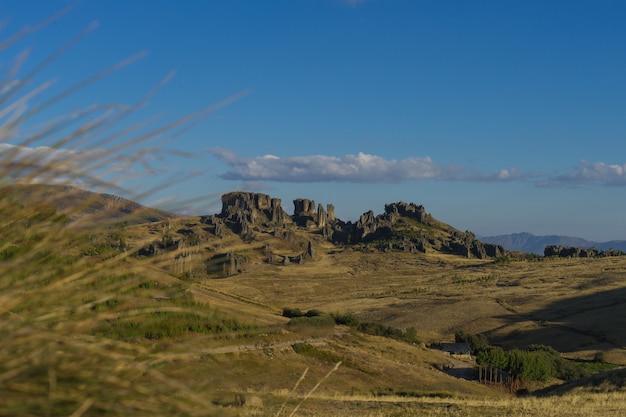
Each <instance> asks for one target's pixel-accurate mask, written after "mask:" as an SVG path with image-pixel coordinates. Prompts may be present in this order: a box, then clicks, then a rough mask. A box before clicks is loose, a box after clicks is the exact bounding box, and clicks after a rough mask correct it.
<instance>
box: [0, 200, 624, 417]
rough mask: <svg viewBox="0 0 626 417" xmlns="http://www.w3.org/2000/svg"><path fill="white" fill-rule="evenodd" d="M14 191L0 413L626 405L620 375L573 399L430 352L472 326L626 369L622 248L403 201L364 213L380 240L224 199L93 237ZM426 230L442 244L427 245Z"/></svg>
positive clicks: (542, 411) (413, 411) (435, 410)
mask: <svg viewBox="0 0 626 417" xmlns="http://www.w3.org/2000/svg"><path fill="white" fill-rule="evenodd" d="M85 195H86V196H89V194H85ZM3 198H4V201H3V202H6V201H11V202H13V201H14V200H11V198H13V197H10V198H9V197H8V196H7V197H3ZM79 200H80V199H79ZM77 201H78V200H77ZM227 201H232V200H231V199H228V200H227ZM263 201H265V200H263ZM267 201H268V202H269V204H267V207H270V208H272V207H273V210H277V207H278V206H277V205H276V203H271V200H267ZM11 204H13V203H11ZM11 204H8V205H6V204H5V205H2V206H0V208H2V210H3V211H2V216H3V219H4V222H3V223H2V227H3V231H4V232H6V233H3V234H2V235H1V237H0V238H1V240H0V255H1V256H0V268H1V270H0V271H1V272H2V274H1V276H2V277H3V280H2V281H0V283H1V284H2V287H1V288H2V292H1V293H0V294H1V297H2V300H3V302H2V304H1V305H2V306H3V309H2V312H1V314H2V319H3V320H2V322H1V323H2V326H3V327H2V329H1V330H2V332H0V334H2V335H3V336H2V341H1V342H2V343H1V345H0V346H1V347H0V358H2V361H1V363H2V365H0V398H3V399H5V398H6V399H7V401H4V402H3V403H1V404H0V414H3V415H23V414H37V413H38V412H39V411H41V410H43V409H46V407H47V409H49V410H52V411H53V412H54V413H55V414H64V415H70V414H72V413H73V412H75V411H76V410H79V409H81V407H86V408H85V410H88V409H89V410H90V411H92V412H93V413H94V415H95V414H103V413H105V414H108V415H155V413H156V414H159V413H161V414H162V413H163V412H164V410H169V411H168V412H167V414H170V415H224V414H227V415H228V414H229V413H230V414H232V415H281V413H282V414H283V415H289V414H290V413H292V412H295V414H294V415H298V416H322V415H343V416H349V415H355V416H356V415H359V416H363V415H366V416H367V415H372V416H374V415H376V416H387V415H389V416H391V415H469V416H472V415H475V416H478V415H481V416H483V415H487V416H488V415H494V416H495V415H502V414H503V413H505V414H507V415H519V416H522V415H528V414H532V415H537V416H542V415H576V416H578V415H580V416H582V415H589V413H590V409H589V408H586V407H583V406H577V407H570V406H569V405H570V404H573V403H575V402H577V401H578V402H580V403H585V404H587V403H593V402H594V401H603V404H607V406H606V407H603V408H602V409H601V410H593V414H594V415H606V416H609V415H621V413H622V412H623V411H625V410H626V401H624V400H625V398H624V395H625V394H624V389H623V386H624V384H623V380H624V376H623V373H622V372H621V371H619V370H616V371H614V372H609V373H606V374H597V376H595V377H594V378H595V379H581V380H579V381H578V385H575V384H576V382H571V383H570V384H574V385H571V386H576V387H583V388H582V389H569V388H567V387H568V386H570V385H567V386H566V385H563V386H562V388H561V389H562V390H563V392H562V394H563V395H565V396H568V397H567V398H568V400H561V403H558V402H557V401H556V400H554V398H555V397H554V396H552V395H551V394H550V395H548V394H549V393H548V392H547V391H545V393H546V395H547V396H546V397H541V398H540V397H529V398H523V399H518V398H516V397H515V396H513V395H512V394H511V393H510V391H508V390H507V388H506V387H505V386H502V385H493V386H491V385H486V384H479V383H478V382H476V381H471V380H467V379H466V378H468V376H467V372H466V370H467V368H464V370H463V372H458V375H459V376H464V377H463V378H457V377H455V376H453V375H455V372H450V368H451V367H454V366H461V364H460V363H459V360H458V359H456V358H454V357H451V356H450V355H448V354H446V353H444V352H442V351H440V350H436V349H431V348H430V346H431V345H434V344H437V343H439V342H451V341H453V340H454V336H455V332H457V331H458V330H462V331H464V332H467V333H481V334H484V335H486V336H487V337H488V338H489V340H490V341H491V343H493V344H495V345H498V346H501V347H505V348H523V347H525V346H527V345H529V344H542V345H549V346H552V347H554V348H556V349H558V350H559V351H561V352H562V353H563V355H564V356H566V357H568V358H572V359H577V360H581V361H582V360H584V361H586V362H585V363H587V362H589V363H591V362H592V361H593V360H594V358H599V357H601V358H602V360H603V361H605V362H609V363H610V364H616V365H626V354H625V348H624V347H625V346H626V332H625V331H624V329H626V326H625V324H626V323H625V322H624V317H626V314H624V313H626V311H625V308H626V307H625V306H626V302H625V300H626V298H625V291H626V290H625V288H626V287H625V286H624V283H623V276H624V275H625V274H626V258H624V257H603V258H586V259H582V258H580V259H560V258H555V259H542V258H536V257H528V258H525V257H518V258H509V257H486V258H482V257H480V256H482V252H480V251H479V252H473V251H472V249H471V248H478V247H480V246H479V245H478V244H476V243H474V242H475V240H473V238H472V236H471V235H469V234H467V233H465V232H458V231H457V230H455V229H453V228H450V227H449V226H447V225H445V223H442V222H439V221H436V220H435V219H434V218H432V216H431V218H429V219H427V222H426V223H423V222H421V221H418V220H417V219H416V218H415V217H411V216H412V215H409V216H404V215H402V214H400V213H398V215H393V216H391V217H393V221H391V220H392V219H391V218H388V217H384V216H383V217H379V218H378V219H377V217H372V216H369V215H368V216H365V217H366V219H364V220H367V221H364V222H361V223H360V224H361V226H366V227H361V232H363V231H364V230H366V229H367V230H369V231H370V232H371V233H372V235H373V236H376V238H375V239H369V240H368V239H363V238H364V237H366V236H367V234H369V233H370V232H368V233H366V235H365V236H363V234H362V233H361V234H360V235H359V234H352V237H353V238H354V237H356V238H357V241H356V242H354V243H348V242H346V241H344V240H342V239H334V238H333V237H332V235H334V234H335V233H337V234H338V235H339V236H347V235H349V233H354V232H358V230H359V228H358V227H356V228H354V227H355V226H356V225H348V224H341V223H339V224H336V223H333V221H332V220H330V221H329V219H328V218H326V225H328V224H331V225H332V227H333V229H332V230H328V228H326V225H322V224H319V223H320V217H315V216H312V215H310V214H312V213H311V212H308V213H309V214H307V215H304V214H302V213H300V215H301V217H300V219H297V218H295V220H292V221H289V220H290V219H292V218H291V217H289V218H286V217H284V216H283V215H282V214H280V212H278V211H274V212H273V214H272V213H271V212H262V211H259V212H254V211H252V210H247V209H249V208H250V207H249V206H246V207H243V208H244V210H243V211H241V210H233V211H230V212H229V211H228V208H229V207H231V206H229V205H227V206H226V208H227V210H225V213H224V215H222V216H219V215H218V216H197V217H185V218H181V217H177V218H167V219H164V220H161V221H154V222H147V223H146V222H143V223H139V224H132V222H128V223H124V222H123V221H124V217H123V216H122V217H119V218H118V217H115V219H116V221H117V222H118V223H121V225H119V226H117V227H115V228H113V229H111V228H109V227H104V228H99V229H90V230H88V231H87V230H81V229H75V228H67V227H66V225H65V223H64V222H62V221H58V216H57V215H56V214H55V215H52V214H51V213H48V211H49V210H48V208H46V207H43V208H42V207H41V206H39V209H40V211H41V210H43V212H44V214H45V216H42V215H41V213H40V212H33V211H32V210H30V209H28V207H26V206H27V205H26V206H20V207H17V206H13V205H11ZM72 204H73V206H74V207H76V206H78V207H80V206H81V204H76V203H72ZM16 207H17V208H16ZM66 207H67V206H66ZM100 207H101V210H105V212H106V209H105V208H103V207H102V206H100ZM390 207H393V206H390ZM406 207H418V206H411V205H407V206H406ZM239 208H240V209H241V208H242V207H241V206H239ZM93 209H94V210H96V212H90V214H94V215H95V216H96V217H97V216H98V215H101V214H102V213H101V212H99V211H98V208H97V206H96V207H95V208H93ZM55 210H56V208H55ZM246 210H247V211H246ZM263 210H265V209H263ZM268 210H269V209H268ZM59 211H60V212H62V211H63V208H62V207H61V208H59ZM115 212H116V213H118V211H115ZM228 213H230V214H228ZM226 214H228V215H226ZM261 214H263V216H261ZM267 214H270V215H269V216H268V215H267ZM316 215H317V214H316ZM281 216H282V217H281ZM420 216H421V215H420ZM307 217H308V218H307ZM322 217H323V216H322ZM424 218H425V217H424ZM281 219H282V220H281ZM16 220H19V221H16ZM118 220H122V221H121V222H119V221H118ZM272 220H274V221H272ZM302 220H304V221H303V222H301V223H299V222H300V221H302ZM370 220H372V221H370ZM276 221H278V222H279V223H280V227H278V223H276ZM105 223H106V222H105ZM322 223H323V222H322ZM93 224H97V223H93ZM372 227H373V228H374V229H375V230H373V229H372ZM325 228H326V232H329V231H332V232H333V233H331V234H329V233H326V232H325V231H324V230H325ZM347 231H348V232H349V233H348V232H347ZM425 238H427V239H430V240H429V242H440V243H441V246H440V248H441V249H442V250H435V248H436V247H437V246H436V243H429V246H428V247H427V250H426V251H425V252H424V251H420V250H413V248H416V247H418V246H419V240H420V239H425ZM454 242H456V243H457V244H459V245H460V246H459V247H463V248H465V249H466V250H465V251H464V252H463V256H461V255H459V254H455V253H454V252H453V253H451V251H450V250H449V249H450V248H452V247H453V246H454ZM463 242H465V246H463V245H461V243H463ZM51 248H53V249H51ZM467 249H469V250H467ZM476 253H478V254H479V255H480V256H476ZM296 311H299V312H301V313H300V314H295V312H296ZM286 312H289V314H286ZM287 315H289V316H290V317H287ZM355 321H360V323H362V324H367V326H354V325H353V323H354V322H355ZM339 322H341V324H338V323H339ZM600 354H601V355H600ZM463 363H467V362H463ZM470 363H471V361H470ZM602 378H605V381H604V382H602ZM76 381H81V382H80V383H76ZM129 381H131V382H129ZM560 383H561V381H558V380H553V381H547V382H546V383H545V384H556V385H558V384H560ZM545 384H539V385H536V386H532V385H529V386H528V387H527V388H528V389H530V390H535V389H538V388H542V387H544V386H545ZM603 384H604V385H603ZM607 384H608V385H610V386H611V387H612V388H611V389H606V390H604V391H603V392H602V393H598V390H594V389H593V387H595V386H608V385H607ZM585 387H589V389H585ZM555 390H557V391H553V392H554V393H556V392H559V393H561V391H558V388H555ZM542 393H543V391H542ZM559 395H560V394H559ZM590 398H591V400H590ZM305 400H306V401H305ZM303 401H305V402H304V403H303ZM239 406H241V407H239ZM546 410H550V412H549V413H548V412H547V411H546ZM598 411H600V412H599V413H598ZM555 413H556V414H555ZM85 415H90V414H89V413H87V414H85Z"/></svg>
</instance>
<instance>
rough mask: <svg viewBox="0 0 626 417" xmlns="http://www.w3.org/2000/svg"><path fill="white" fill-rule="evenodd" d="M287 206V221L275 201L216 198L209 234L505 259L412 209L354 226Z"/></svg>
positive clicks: (389, 209) (236, 195) (331, 210)
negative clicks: (306, 237) (300, 234)
mask: <svg viewBox="0 0 626 417" xmlns="http://www.w3.org/2000/svg"><path fill="white" fill-rule="evenodd" d="M293 205H294V214H293V216H289V215H287V214H286V213H285V212H284V210H283V209H282V207H281V204H280V199H277V198H270V196H268V195H266V194H256V193H245V192H233V193H229V194H226V195H224V196H223V197H222V212H221V213H220V214H219V215H217V217H218V218H217V220H215V221H213V224H214V225H215V234H216V235H218V232H219V235H223V228H224V225H226V226H228V227H229V228H230V229H231V230H233V232H235V233H237V234H239V235H241V236H242V237H244V236H247V237H246V239H250V241H252V240H254V233H255V232H266V233H269V234H272V235H273V236H275V237H278V238H281V239H283V240H285V241H289V242H294V241H295V240H294V239H295V236H296V235H295V233H294V231H296V230H297V228H298V227H299V228H302V229H305V230H307V231H310V232H313V233H319V234H321V235H322V236H323V237H324V238H325V239H327V240H329V241H332V242H335V243H341V244H361V245H363V244H365V245H367V247H369V248H370V250H371V249H373V248H378V249H379V250H385V251H387V250H400V251H405V252H411V253H418V252H421V253H425V252H427V251H438V252H444V253H451V254H455V255H460V256H464V257H474V258H479V259H488V258H497V257H501V256H504V255H505V254H506V253H507V252H506V251H505V250H504V248H503V247H502V246H500V245H495V244H488V243H484V242H481V241H480V240H478V239H476V237H475V236H474V234H473V233H471V232H461V231H459V230H457V229H454V228H453V227H451V226H449V225H446V224H444V223H441V222H439V221H437V220H435V219H434V218H433V217H432V216H431V215H430V214H428V213H427V212H426V210H425V209H424V206H422V205H417V204H414V203H405V202H402V201H400V202H396V203H391V204H386V205H385V211H384V213H382V214H379V215H375V214H374V212H373V211H371V210H370V211H367V212H365V213H363V214H362V215H361V216H360V217H359V219H358V221H357V222H356V223H351V222H347V223H345V222H342V221H341V220H339V219H337V218H335V207H334V206H333V205H332V204H328V205H327V206H326V210H324V207H323V206H322V204H318V205H316V204H315V201H314V200H309V199H305V198H298V199H295V200H293ZM220 222H222V223H221V224H220ZM309 245H310V246H309V248H307V250H306V251H305V252H303V253H301V254H300V255H297V256H285V255H278V254H272V256H268V262H272V263H274V262H279V263H282V264H290V263H300V262H303V261H304V260H306V259H311V258H313V246H312V244H311V243H310V242H309ZM579 256H580V255H579ZM270 258H271V260H270ZM231 269H232V268H231Z"/></svg>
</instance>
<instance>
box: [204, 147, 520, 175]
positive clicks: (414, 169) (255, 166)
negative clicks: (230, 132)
mask: <svg viewBox="0 0 626 417" xmlns="http://www.w3.org/2000/svg"><path fill="white" fill-rule="evenodd" d="M211 153H212V154H213V155H214V156H216V157H217V158H219V159H220V160H222V161H223V162H225V163H226V164H228V165H229V166H230V167H231V168H232V169H231V170H230V171H228V172H226V173H225V174H223V175H221V177H222V178H223V179H228V180H243V181H276V182H353V183H397V182H401V181H406V180H416V181H417V180H428V179H433V180H450V181H510V180H514V179H519V178H521V177H522V176H521V174H519V173H518V171H517V170H515V169H514V168H511V169H504V170H501V171H499V172H496V173H486V174H485V173H480V172H475V171H471V170H467V169H465V168H463V167H461V166H457V165H447V166H446V165H440V164H436V163H435V162H433V161H432V159H431V158H430V157H411V158H405V159H400V160H396V159H385V158H382V157H380V156H377V155H370V154H366V153H363V152H359V153H357V154H356V155H345V156H342V157H336V156H328V155H311V156H294V157H287V158H280V157H278V156H275V155H264V156H257V157H253V158H241V157H238V156H237V155H236V154H235V153H234V152H231V151H229V150H225V149H213V150H211Z"/></svg>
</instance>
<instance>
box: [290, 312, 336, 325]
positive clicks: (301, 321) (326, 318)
mask: <svg viewBox="0 0 626 417" xmlns="http://www.w3.org/2000/svg"><path fill="white" fill-rule="evenodd" d="M288 325H289V326H304V327H333V326H334V325H335V320H334V319H333V318H332V317H331V316H330V315H329V314H321V315H319V316H311V317H309V316H300V317H294V318H292V319H291V320H289V323H288Z"/></svg>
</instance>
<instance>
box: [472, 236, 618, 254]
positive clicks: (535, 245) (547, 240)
mask: <svg viewBox="0 0 626 417" xmlns="http://www.w3.org/2000/svg"><path fill="white" fill-rule="evenodd" d="M477 237H478V239H480V240H481V241H483V242H485V243H494V244H497V245H502V246H504V248H505V249H508V250H519V251H523V252H530V253H537V254H540V255H543V249H544V248H545V247H546V246H547V245H561V246H574V247H583V248H590V247H594V248H596V249H599V250H607V249H615V250H620V249H621V250H623V251H626V240H611V241H609V242H593V241H590V240H586V239H583V238H580V237H572V236H559V235H548V236H536V235H533V234H532V233H513V234H510V235H499V236H477Z"/></svg>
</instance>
